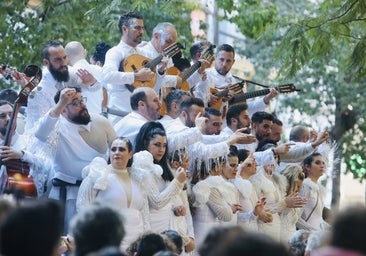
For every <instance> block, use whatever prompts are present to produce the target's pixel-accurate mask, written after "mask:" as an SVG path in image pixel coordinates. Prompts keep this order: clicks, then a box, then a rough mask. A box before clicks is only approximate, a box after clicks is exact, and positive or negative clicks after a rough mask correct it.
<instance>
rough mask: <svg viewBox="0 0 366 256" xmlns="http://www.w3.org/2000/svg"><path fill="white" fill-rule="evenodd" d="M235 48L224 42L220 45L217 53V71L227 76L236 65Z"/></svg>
mask: <svg viewBox="0 0 366 256" xmlns="http://www.w3.org/2000/svg"><path fill="white" fill-rule="evenodd" d="M234 62H235V50H234V48H233V47H232V46H231V45H228V44H223V45H221V46H219V48H218V49H217V53H216V59H215V69H216V71H217V73H219V74H220V75H222V76H225V75H226V74H227V73H228V72H229V71H230V69H231V67H232V66H233V65H234Z"/></svg>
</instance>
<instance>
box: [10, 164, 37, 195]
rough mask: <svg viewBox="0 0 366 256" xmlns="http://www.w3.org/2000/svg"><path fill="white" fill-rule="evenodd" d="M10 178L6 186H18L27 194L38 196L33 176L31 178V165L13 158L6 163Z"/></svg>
mask: <svg viewBox="0 0 366 256" xmlns="http://www.w3.org/2000/svg"><path fill="white" fill-rule="evenodd" d="M4 164H5V166H6V172H7V174H8V180H7V182H6V188H17V189H21V190H22V191H23V192H24V195H25V196H28V197H37V189H36V186H35V184H34V181H33V179H32V178H29V177H28V176H29V165H28V163H26V162H22V161H20V160H11V161H7V162H6V163H4Z"/></svg>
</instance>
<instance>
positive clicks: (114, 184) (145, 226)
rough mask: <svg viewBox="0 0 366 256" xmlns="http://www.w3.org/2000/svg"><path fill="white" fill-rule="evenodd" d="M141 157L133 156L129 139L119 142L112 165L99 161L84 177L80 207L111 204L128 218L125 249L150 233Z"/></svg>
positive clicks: (112, 152) (114, 147) (113, 146)
mask: <svg viewBox="0 0 366 256" xmlns="http://www.w3.org/2000/svg"><path fill="white" fill-rule="evenodd" d="M140 158H141V157H140V156H139V155H137V156H136V157H134V158H133V157H132V144H131V142H130V141H129V140H128V139H127V138H123V137H120V138H117V139H115V140H114V141H113V142H112V144H111V147H110V158H109V159H110V165H107V163H106V162H105V161H104V160H103V159H101V158H96V159H94V160H93V162H92V163H91V164H90V165H89V166H87V167H86V168H85V169H84V170H83V174H87V176H86V177H85V178H84V180H83V182H82V184H81V186H80V190H79V194H78V199H77V206H78V208H80V207H82V206H83V205H86V204H88V203H90V202H91V201H93V200H95V201H101V202H103V203H108V204H111V205H113V206H114V207H116V208H117V209H119V210H120V211H121V213H122V215H123V216H124V228H125V230H126V235H125V237H124V239H123V241H122V246H121V247H122V248H123V249H126V248H127V247H128V246H129V245H130V243H132V242H133V241H134V240H136V239H137V238H138V237H139V236H140V235H141V234H142V233H143V232H145V231H148V230H150V224H149V207H148V201H147V196H146V192H145V189H144V188H143V186H141V179H142V178H141V175H140V171H139V168H138V166H135V167H133V166H132V162H133V160H134V161H137V162H140V161H141V159H140Z"/></svg>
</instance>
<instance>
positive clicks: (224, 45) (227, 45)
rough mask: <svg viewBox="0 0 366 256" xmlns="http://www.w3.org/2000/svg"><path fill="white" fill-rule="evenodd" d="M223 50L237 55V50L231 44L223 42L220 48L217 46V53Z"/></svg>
mask: <svg viewBox="0 0 366 256" xmlns="http://www.w3.org/2000/svg"><path fill="white" fill-rule="evenodd" d="M221 51H224V52H232V53H233V54H234V57H235V50H234V48H233V47H232V46H231V45H229V44H222V45H220V46H219V48H217V53H216V55H217V54H218V53H219V52H221Z"/></svg>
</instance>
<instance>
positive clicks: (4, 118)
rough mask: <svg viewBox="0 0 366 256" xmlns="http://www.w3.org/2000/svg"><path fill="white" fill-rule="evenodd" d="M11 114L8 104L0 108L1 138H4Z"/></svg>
mask: <svg viewBox="0 0 366 256" xmlns="http://www.w3.org/2000/svg"><path fill="white" fill-rule="evenodd" d="M12 112H13V108H12V106H10V105H9V104H5V105H2V106H0V135H1V136H2V137H3V136H5V133H6V129H7V127H8V124H9V120H10V117H11V113H12Z"/></svg>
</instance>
